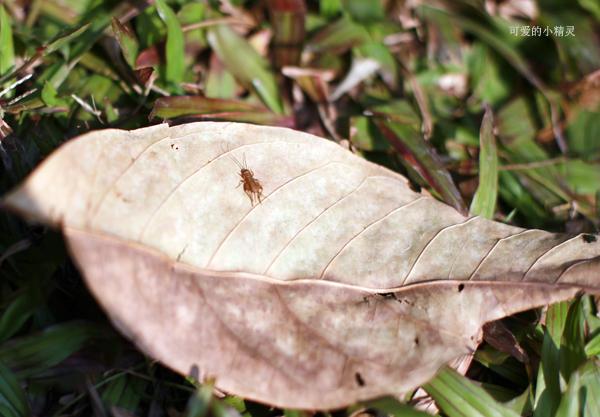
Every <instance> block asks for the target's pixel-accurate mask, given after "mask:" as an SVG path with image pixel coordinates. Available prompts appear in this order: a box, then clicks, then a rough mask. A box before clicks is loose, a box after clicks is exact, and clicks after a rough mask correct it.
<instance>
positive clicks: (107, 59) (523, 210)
mask: <svg viewBox="0 0 600 417" xmlns="http://www.w3.org/2000/svg"><path fill="white" fill-rule="evenodd" d="M599 28H600V6H598V3H597V2H595V1H592V0H579V1H572V2H563V1H558V0H545V1H538V2H536V1H533V0H505V1H500V0H498V1H495V0H486V1H476V0H462V1H444V0H439V1H427V2H424V1H419V0H406V1H392V0H380V1H376V0H321V1H317V0H305V1H303V0H259V1H224V0H222V1H217V0H205V1H192V0H154V1H150V0H130V1H117V0H29V1H27V0H3V1H2V2H1V3H0V91H1V92H0V139H1V146H0V156H1V158H2V165H1V166H2V168H0V192H1V193H2V194H4V193H5V192H7V191H8V190H9V189H10V188H12V187H13V186H14V185H15V184H17V183H18V182H20V181H22V180H23V178H24V177H25V176H26V175H27V174H28V173H29V172H30V171H31V170H32V169H33V168H34V167H35V166H36V165H37V164H38V163H39V162H40V161H41V160H43V158H44V157H45V156H47V155H48V154H49V153H50V152H52V151H53V150H54V149H55V148H56V147H58V146H60V144H61V143H63V142H64V141H66V140H69V139H70V138H72V137H75V136H77V135H79V134H81V133H85V132H88V131H90V130H95V129H105V128H109V127H111V128H119V129H135V128H139V127H144V126H148V125H149V124H155V123H162V122H165V121H166V122H169V123H171V124H180V123H187V122H192V121H201V120H221V121H239V122H248V123H255V124H263V125H272V126H283V127H289V128H293V129H297V130H302V131H306V132H310V133H313V134H316V135H318V136H322V137H327V138H330V139H331V140H334V141H337V142H339V143H340V144H341V145H342V146H345V147H347V148H348V149H350V150H352V151H353V152H355V153H357V154H359V155H361V156H363V157H364V158H367V159H369V160H371V161H374V162H377V163H379V164H382V165H384V166H387V167H388V168H390V169H393V170H396V171H398V172H400V173H402V174H403V175H405V176H407V177H408V178H409V179H410V180H411V182H412V185H413V187H414V188H415V189H421V190H422V191H423V192H426V193H431V194H433V195H434V196H436V197H438V198H440V199H442V200H444V201H446V202H447V203H449V204H451V205H453V206H454V207H455V208H457V209H458V210H459V211H461V212H463V213H466V212H467V207H470V211H471V212H472V213H474V214H479V215H482V216H485V217H488V218H493V219H496V220H498V221H502V222H506V223H509V224H514V225H518V226H521V227H527V228H542V229H545V230H549V231H562V232H569V233H579V232H588V233H594V232H596V231H597V229H598V226H599V213H600V208H599V200H600V140H599V138H598V136H599V135H600V114H599V113H600V71H599V70H600V31H599ZM525 31H529V36H524V33H525ZM590 236H591V237H590V238H595V237H594V236H592V235H590ZM0 253H2V255H1V258H0V273H1V276H0V313H1V314H2V315H1V317H0V415H2V416H30V415H36V416H67V415H69V416H79V415H82V416H86V415H95V416H109V415H112V416H115V417H121V416H153V417H154V416H164V415H166V416H169V417H175V416H183V415H186V416H202V415H219V416H220V415H239V414H243V415H245V416H263V415H269V416H276V415H282V414H285V415H296V414H297V415H302V414H306V413H302V412H297V411H292V410H274V409H270V408H269V407H266V406H262V405H259V404H255V403H252V402H250V401H245V400H244V399H240V398H234V397H229V396H224V395H218V397H219V399H217V397H214V396H213V395H212V392H213V391H212V385H211V384H206V385H205V386H204V387H202V388H201V389H200V390H196V389H197V388H198V386H197V383H196V382H195V381H192V380H189V379H188V380H186V379H185V378H183V377H181V376H178V375H175V374H173V373H172V372H170V371H169V370H167V369H165V368H163V367H161V366H160V365H159V364H157V363H155V362H153V361H152V360H151V359H149V358H147V357H145V356H144V355H143V354H141V353H139V352H138V351H137V350H136V349H135V348H134V347H133V346H132V345H131V344H130V343H128V342H127V341H125V340H124V339H122V338H121V337H120V336H119V335H118V334H117V333H116V332H115V331H114V330H112V328H111V326H110V324H109V323H108V322H107V320H106V318H105V317H104V315H103V313H102V312H101V311H100V309H99V308H98V307H97V305H96V304H95V302H94V301H93V299H92V298H91V296H90V295H89V293H88V292H87V290H86V289H85V286H84V285H83V284H82V282H81V279H80V277H79V275H78V273H77V271H76V269H75V268H74V267H73V265H72V264H71V263H70V261H69V259H68V257H67V254H66V251H65V249H64V245H63V244H62V240H61V237H60V235H59V234H57V233H56V232H53V231H49V230H46V229H44V228H41V227H35V226H31V225H26V224H24V223H22V222H20V221H19V220H18V219H17V218H16V217H14V216H13V215H11V214H9V213H5V212H2V213H0ZM596 313H597V308H596V300H595V299H593V298H590V297H583V298H581V299H578V300H575V301H572V302H570V303H562V304H560V305H556V306H552V307H551V308H550V309H547V310H542V309H540V310H538V311H532V312H528V313H523V314H521V315H518V316H515V317H511V318H508V319H506V320H504V321H502V322H498V323H493V324H490V325H488V326H486V329H484V330H485V331H484V335H485V340H486V342H485V343H484V344H483V345H482V346H481V348H480V349H479V350H478V351H477V353H476V354H475V356H474V360H473V361H471V360H470V359H467V360H464V361H462V363H461V364H460V366H458V364H456V365H457V367H455V369H457V370H458V373H456V372H454V371H452V370H450V369H449V368H447V369H445V370H444V371H442V372H441V373H440V375H439V376H438V377H436V378H435V379H434V380H433V381H431V382H430V383H429V384H428V385H427V386H426V387H425V390H426V392H425V391H423V390H419V391H417V393H411V394H410V395H408V396H405V397H404V398H401V401H402V403H401V402H398V401H397V400H392V399H383V400H379V401H375V402H373V403H368V404H364V405H360V406H355V407H351V408H350V409H348V410H341V411H337V412H335V413H333V414H335V415H347V414H352V413H354V414H360V413H370V414H375V413H376V412H377V410H379V411H378V412H383V413H387V414H393V415H406V416H409V415H418V412H417V411H415V410H414V409H413V408H412V406H414V405H416V406H418V407H420V408H421V409H427V410H428V411H429V412H440V413H441V414H442V415H448V416H484V415H511V416H513V415H534V416H553V415H561V416H563V415H564V416H572V415H589V416H597V415H600V409H599V408H598V407H599V406H598V405H597V403H596V401H595V400H594V401H592V399H594V398H595V399H597V398H600V372H599V371H598V365H597V362H596V355H598V354H600V336H599V333H600V332H599V329H600V320H599V319H598V318H597V316H596ZM465 373H466V374H467V375H468V376H469V377H470V378H471V379H473V380H475V381H476V382H475V383H473V382H472V381H469V380H468V379H466V378H464V377H461V376H460V374H463V375H464V374H465ZM413 394H414V395H413ZM428 394H429V395H431V397H430V396H429V395H428ZM432 397H433V399H434V400H435V401H436V404H437V405H435V404H434V403H433V402H432ZM407 402H410V404H411V405H410V406H409V405H405V404H404V403H407ZM438 407H439V408H438ZM309 414H311V413H309ZM325 414H327V415H330V413H325Z"/></svg>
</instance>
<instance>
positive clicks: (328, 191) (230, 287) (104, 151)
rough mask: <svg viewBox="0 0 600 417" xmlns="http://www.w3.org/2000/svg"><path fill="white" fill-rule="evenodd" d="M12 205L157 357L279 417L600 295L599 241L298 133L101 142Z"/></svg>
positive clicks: (114, 137) (388, 380)
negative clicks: (252, 189) (50, 233)
mask: <svg viewBox="0 0 600 417" xmlns="http://www.w3.org/2000/svg"><path fill="white" fill-rule="evenodd" d="M226 154H229V155H232V156H233V157H235V158H236V159H237V160H239V161H242V162H243V161H244V160H245V161H246V162H245V163H246V166H248V167H249V168H250V169H251V170H252V173H253V175H254V178H255V179H256V180H259V181H260V184H261V186H262V188H263V193H262V196H263V198H262V204H257V205H254V206H253V205H251V202H250V201H249V199H248V196H247V195H246V194H245V193H244V191H243V188H242V187H239V188H236V187H237V186H238V183H239V181H240V177H239V175H238V173H239V172H240V168H239V167H238V166H237V165H236V164H235V163H234V161H233V160H231V159H230V158H229V157H228V156H227V155H226ZM244 156H245V158H244ZM4 205H5V206H6V207H9V208H11V209H12V210H14V211H18V212H21V213H22V214H23V215H25V216H27V217H28V218H29V219H37V220H40V221H43V222H45V223H48V224H51V225H54V226H58V227H62V228H63V231H64V233H65V236H66V239H67V242H68V245H69V247H70V250H71V253H72V255H73V257H74V259H75V260H76V262H77V263H78V264H79V266H80V268H81V270H82V273H83V275H84V277H85V279H86V282H87V283H88V285H89V287H90V289H91V291H92V293H94V294H95V296H96V298H97V299H98V300H99V302H100V303H101V305H102V306H103V307H104V308H105V310H106V311H107V313H108V315H109V316H110V317H111V319H112V320H113V323H115V325H116V326H117V327H118V328H119V329H120V330H121V331H122V332H123V333H125V334H126V335H128V336H129V337H130V338H132V339H133V340H134V341H135V342H136V344H137V345H138V346H139V347H140V348H142V349H143V350H145V351H146V352H148V353H149V354H151V355H152V356H154V357H156V358H157V359H159V360H161V361H162V362H163V363H165V364H166V365H168V366H170V367H171V368H173V369H175V370H177V371H178V372H180V373H182V374H190V375H192V376H195V377H197V378H199V379H201V380H205V379H207V378H214V379H215V380H216V383H215V386H216V387H217V388H219V389H221V390H225V391H228V392H231V393H233V394H237V395H240V396H244V397H246V398H250V399H254V400H258V401H261V402H265V403H269V404H273V405H275V406H279V407H286V408H302V409H323V408H338V407H344V406H346V405H348V404H351V403H354V402H356V401H361V400H367V399H370V398H373V397H377V396H381V395H385V394H398V393H400V392H406V391H410V390H412V389H414V388H416V387H418V386H419V385H422V384H424V383H425V382H427V381H428V380H429V379H430V378H431V377H433V376H434V375H435V373H436V372H437V370H438V369H439V368H440V367H441V366H442V365H443V364H445V363H447V362H448V361H450V360H452V359H454V358H456V357H458V356H461V355H463V354H467V353H472V352H473V351H474V350H475V349H476V347H477V345H478V343H479V342H480V340H481V334H482V332H481V327H482V325H483V324H484V323H486V322H489V321H493V320H498V319H500V318H502V317H505V316H507V315H510V314H513V313H515V312H517V311H522V310H526V309H530V308H534V307H538V306H541V305H544V304H547V303H552V302H556V301H560V300H564V299H568V298H571V297H573V296H575V295H576V294H577V293H578V292H580V291H582V290H587V291H590V292H595V293H597V292H600V285H599V284H598V271H599V270H600V265H599V262H600V243H598V241H597V239H596V240H593V239H585V238H584V236H568V235H557V234H551V233H547V232H543V231H538V230H523V229H518V228H514V227H510V226H507V225H504V224H500V223H495V222H492V221H489V220H486V219H483V218H480V217H469V218H464V217H463V216H462V215H460V214H459V213H458V212H456V211H455V210H454V209H452V208H451V207H449V206H446V205H444V204H442V203H440V202H438V201H436V200H435V199H433V198H430V197H426V196H424V195H421V194H418V193H415V192H413V191H411V190H410V189H409V187H408V184H407V181H406V179H405V178H403V177H401V176H399V175H397V174H395V173H393V172H391V171H388V170H386V169H385V168H382V167H380V166H377V165H374V164H371V163H369V162H367V161H365V160H363V159H360V158H358V157H356V156H354V155H353V154H351V153H350V152H348V151H346V150H344V149H342V148H341V147H340V146H338V145H336V144H334V143H332V142H329V141H326V140H323V139H320V138H316V137H314V136H311V135H308V134H305V133H300V132H295V131H292V130H287V129H281V128H268V127H259V126H251V125H243V124H235V123H193V124H187V125H180V126H175V127H168V126H167V125H158V126H153V127H150V128H146V129H140V130H136V131H131V132H125V131H118V130H102V131H98V132H92V133H89V134H87V135H85V136H82V137H80V138H79V139H75V140H71V141H69V142H67V143H66V144H65V145H63V146H62V147H61V148H60V149H59V150H58V151H57V152H55V153H54V154H52V155H51V156H50V157H48V158H47V159H46V160H45V161H44V163H43V164H42V165H41V166H40V167H39V168H38V169H37V170H36V172H35V173H34V174H33V175H32V176H31V177H30V178H29V179H28V180H27V181H25V183H24V184H23V185H21V186H20V187H19V188H17V189H16V190H15V191H13V192H12V193H11V194H10V195H8V196H7V197H6V198H5V199H4Z"/></svg>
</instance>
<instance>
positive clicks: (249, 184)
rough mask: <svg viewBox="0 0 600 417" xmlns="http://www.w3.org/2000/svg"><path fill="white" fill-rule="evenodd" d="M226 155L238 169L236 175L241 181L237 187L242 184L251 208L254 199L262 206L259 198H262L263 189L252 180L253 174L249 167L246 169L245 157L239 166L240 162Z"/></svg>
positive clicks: (254, 179) (255, 180) (258, 183)
mask: <svg viewBox="0 0 600 417" xmlns="http://www.w3.org/2000/svg"><path fill="white" fill-rule="evenodd" d="M227 155H228V156H229V157H230V158H231V159H232V160H233V162H235V163H236V164H237V166H238V167H240V172H239V173H238V175H239V176H240V177H242V179H241V180H240V183H239V184H238V187H239V186H240V185H242V184H244V191H245V192H246V194H247V195H248V197H249V198H250V204H252V206H253V207H254V199H256V200H257V201H258V203H259V204H262V202H261V201H260V198H261V197H262V191H263V188H262V185H260V182H258V180H257V179H256V178H254V172H252V170H251V169H250V167H248V163H247V162H246V155H244V161H243V162H244V163H243V164H240V162H239V161H238V160H237V159H236V158H235V157H234V156H233V155H231V154H230V153H227ZM236 188H237V187H236Z"/></svg>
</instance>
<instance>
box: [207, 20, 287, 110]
mask: <svg viewBox="0 0 600 417" xmlns="http://www.w3.org/2000/svg"><path fill="white" fill-rule="evenodd" d="M206 36H207V38H208V43H210V46H211V47H212V48H213V50H214V51H215V53H216V54H217V56H218V57H219V59H220V60H221V62H222V63H223V64H224V65H225V67H226V68H227V69H228V70H229V71H231V72H232V73H233V74H234V75H235V77H236V78H237V79H238V80H239V81H240V82H242V83H243V84H244V85H245V86H246V87H249V88H251V89H253V90H255V91H256V92H257V93H258V95H259V96H260V98H261V99H262V101H263V102H264V103H265V104H266V105H267V107H268V108H270V109H271V110H272V111H274V112H275V113H278V114H281V113H283V107H282V104H281V96H280V94H279V88H278V87H277V82H276V80H275V75H274V74H273V73H272V72H271V70H270V69H269V66H268V64H267V62H266V61H265V60H264V59H263V58H262V57H261V56H260V55H259V54H258V53H257V52H256V51H255V50H254V49H252V47H251V46H250V45H249V44H248V42H246V40H245V39H244V38H242V37H241V36H239V35H238V34H237V33H235V32H234V31H233V29H231V28H230V27H229V26H226V25H217V26H214V27H211V28H209V29H208V30H207V35H206Z"/></svg>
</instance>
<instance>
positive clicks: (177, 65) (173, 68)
mask: <svg viewBox="0 0 600 417" xmlns="http://www.w3.org/2000/svg"><path fill="white" fill-rule="evenodd" d="M156 9H157V11H158V15H159V16H160V18H161V19H162V20H163V22H165V24H166V25H167V46H166V55H167V71H166V74H165V78H166V80H167V81H169V82H172V83H175V84H177V83H180V82H183V76H184V73H185V56H184V41H183V31H182V30H181V26H180V25H179V22H178V21H177V16H175V12H173V10H172V9H171V8H170V7H169V6H167V4H166V3H165V2H164V0H156Z"/></svg>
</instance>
